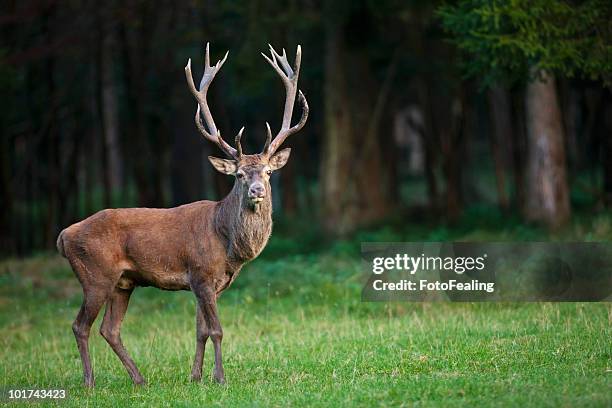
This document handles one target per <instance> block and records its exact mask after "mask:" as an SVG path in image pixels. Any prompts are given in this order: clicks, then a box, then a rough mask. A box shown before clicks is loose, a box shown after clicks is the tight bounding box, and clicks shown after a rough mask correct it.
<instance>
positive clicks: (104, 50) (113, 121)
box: [100, 28, 123, 192]
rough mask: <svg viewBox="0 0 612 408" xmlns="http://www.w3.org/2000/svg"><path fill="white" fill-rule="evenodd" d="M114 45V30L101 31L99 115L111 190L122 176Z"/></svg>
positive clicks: (106, 172)
mask: <svg viewBox="0 0 612 408" xmlns="http://www.w3.org/2000/svg"><path fill="white" fill-rule="evenodd" d="M115 46H116V40H115V32H114V29H113V28H108V29H107V30H105V31H103V32H102V39H101V49H100V76H101V84H100V86H101V106H100V108H101V111H102V112H101V117H102V130H103V132H104V145H105V152H106V168H105V169H104V171H105V180H107V182H106V184H107V185H108V188H109V189H110V190H111V192H116V191H117V190H119V189H121V186H122V177H123V161H122V160H121V148H120V145H119V118H118V99H117V86H116V81H115V76H114V72H113V67H114V61H115V60H116V59H115V58H114V55H113V54H114V53H113V50H114V49H115Z"/></svg>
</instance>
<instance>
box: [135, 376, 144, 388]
mask: <svg viewBox="0 0 612 408" xmlns="http://www.w3.org/2000/svg"><path fill="white" fill-rule="evenodd" d="M134 385H136V386H138V387H144V386H145V385H147V382H146V381H145V379H144V378H142V377H141V378H136V379H135V380H134Z"/></svg>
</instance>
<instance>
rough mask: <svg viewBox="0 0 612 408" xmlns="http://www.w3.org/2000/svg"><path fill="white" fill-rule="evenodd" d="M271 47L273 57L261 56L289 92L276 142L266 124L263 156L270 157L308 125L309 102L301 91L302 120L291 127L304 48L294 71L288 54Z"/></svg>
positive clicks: (296, 55)
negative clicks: (280, 52) (266, 133)
mask: <svg viewBox="0 0 612 408" xmlns="http://www.w3.org/2000/svg"><path fill="white" fill-rule="evenodd" d="M268 46H269V47H270V54H271V57H272V58H270V57H268V56H267V55H266V54H264V53H263V52H262V53H261V55H263V57H264V58H265V59H266V61H268V63H269V64H270V65H271V66H272V68H274V70H275V71H276V73H277V74H278V75H279V76H280V77H281V80H282V81H283V84H285V90H286V92H287V97H286V99H285V112H284V115H283V124H282V125H281V129H280V130H279V131H278V133H277V134H276V136H275V137H274V140H272V131H271V130H270V125H269V124H268V123H267V122H266V126H267V131H268V136H267V139H266V144H265V146H264V150H263V154H264V155H266V156H268V157H270V156H272V155H273V154H274V152H276V151H277V150H278V148H279V147H280V146H281V145H282V144H283V142H284V141H285V139H287V138H288V137H289V136H290V135H292V134H294V133H296V132H297V131H299V130H300V129H302V128H303V127H304V124H305V123H306V119H308V102H306V97H305V96H304V94H303V93H302V91H299V96H298V99H299V100H300V103H301V104H302V118H301V119H300V121H299V122H298V123H297V124H296V125H295V126H293V127H291V117H292V115H293V104H294V103H295V94H296V93H298V88H297V83H298V77H299V76H300V64H301V62H302V48H301V47H300V46H299V45H298V46H297V51H296V54H295V65H294V68H293V69H292V68H291V66H290V65H289V61H287V54H286V53H285V49H283V55H282V56H280V55H278V53H277V52H276V51H275V50H274V48H273V47H272V46H271V45H270V44H268Z"/></svg>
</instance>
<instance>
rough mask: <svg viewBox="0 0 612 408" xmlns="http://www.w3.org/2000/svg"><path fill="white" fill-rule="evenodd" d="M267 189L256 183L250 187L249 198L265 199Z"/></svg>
mask: <svg viewBox="0 0 612 408" xmlns="http://www.w3.org/2000/svg"><path fill="white" fill-rule="evenodd" d="M265 196H266V189H265V188H264V186H263V184H261V183H254V184H252V185H251V187H249V198H264V197H265Z"/></svg>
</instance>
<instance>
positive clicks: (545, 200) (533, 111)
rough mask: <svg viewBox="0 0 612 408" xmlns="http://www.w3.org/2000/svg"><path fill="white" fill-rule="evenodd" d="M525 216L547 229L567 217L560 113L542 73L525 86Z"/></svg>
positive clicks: (551, 79) (550, 79)
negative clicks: (526, 146)
mask: <svg viewBox="0 0 612 408" xmlns="http://www.w3.org/2000/svg"><path fill="white" fill-rule="evenodd" d="M525 107H526V114H527V143H528V155H527V203H526V209H525V210H526V216H527V218H528V219H529V220H532V221H542V222H544V223H545V224H547V225H548V226H550V227H553V228H554V227H559V226H561V225H563V224H564V223H565V222H566V221H567V220H568V219H569V217H570V203H569V188H568V183H567V174H566V159H565V148H564V138H563V125H562V120H561V112H560V110H559V104H558V101H557V92H556V89H555V81H554V77H553V76H552V75H550V74H548V73H543V74H542V75H541V78H536V79H534V80H533V81H532V82H530V83H529V84H528V85H527V92H526V99H525Z"/></svg>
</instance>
